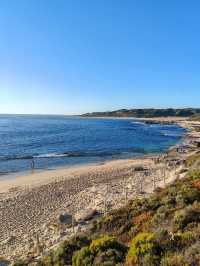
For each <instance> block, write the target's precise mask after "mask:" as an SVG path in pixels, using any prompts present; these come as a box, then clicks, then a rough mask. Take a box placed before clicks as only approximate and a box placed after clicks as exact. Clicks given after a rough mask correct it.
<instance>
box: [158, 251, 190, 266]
mask: <svg viewBox="0 0 200 266" xmlns="http://www.w3.org/2000/svg"><path fill="white" fill-rule="evenodd" d="M160 266H188V264H187V263H186V261H185V258H184V255H183V254H178V253H177V254H173V253H172V254H170V253H169V254H165V255H164V256H163V257H162V259H161V262H160Z"/></svg>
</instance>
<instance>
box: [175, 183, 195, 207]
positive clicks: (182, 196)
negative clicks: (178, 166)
mask: <svg viewBox="0 0 200 266" xmlns="http://www.w3.org/2000/svg"><path fill="white" fill-rule="evenodd" d="M199 199H200V191H199V190H198V189H197V188H195V187H193V186H191V185H189V184H188V185H186V184H184V185H182V186H181V188H180V190H179V191H178V193H177V196H176V201H177V203H179V204H181V205H187V204H191V203H193V202H194V201H195V200H199Z"/></svg>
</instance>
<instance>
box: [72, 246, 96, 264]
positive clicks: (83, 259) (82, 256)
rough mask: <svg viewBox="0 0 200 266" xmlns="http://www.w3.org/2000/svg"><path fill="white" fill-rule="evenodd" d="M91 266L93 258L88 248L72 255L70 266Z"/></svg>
mask: <svg viewBox="0 0 200 266" xmlns="http://www.w3.org/2000/svg"><path fill="white" fill-rule="evenodd" d="M92 264H93V256H92V254H91V251H90V249H89V247H84V248H82V249H81V250H79V251H77V252H76V253H75V254H74V255H73V258H72V266H91V265H92Z"/></svg>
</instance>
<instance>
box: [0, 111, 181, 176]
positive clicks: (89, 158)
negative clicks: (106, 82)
mask: <svg viewBox="0 0 200 266" xmlns="http://www.w3.org/2000/svg"><path fill="white" fill-rule="evenodd" d="M184 133H185V129H183V128H181V127H179V126H178V125H163V124H145V123H142V122H138V121H136V120H134V119H112V118H106V119H103V118H81V117H68V116H40V115H0V175H2V176H3V175H5V174H10V173H18V172H25V171H29V170H30V169H31V164H32V162H33V161H34V167H35V169H38V170H39V169H54V168H56V167H61V166H67V165H69V166H71V165H76V164H83V163H93V162H103V161H105V160H111V159H121V158H131V157H134V156H140V155H144V154H149V153H160V152H163V151H165V150H167V149H168V148H169V147H170V146H172V145H175V144H177V143H179V142H180V141H181V139H182V136H183V135H184Z"/></svg>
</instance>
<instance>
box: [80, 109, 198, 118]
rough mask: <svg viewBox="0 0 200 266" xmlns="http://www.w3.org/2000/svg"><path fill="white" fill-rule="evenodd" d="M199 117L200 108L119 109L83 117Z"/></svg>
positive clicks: (87, 114) (88, 114)
mask: <svg viewBox="0 0 200 266" xmlns="http://www.w3.org/2000/svg"><path fill="white" fill-rule="evenodd" d="M197 115H200V108H182V109H174V108H167V109H154V108H145V109H120V110H116V111H107V112H92V113H86V114H83V115H82V116H84V117H103V116H105V117H147V118H151V117H168V116H179V117H190V116H197Z"/></svg>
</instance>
